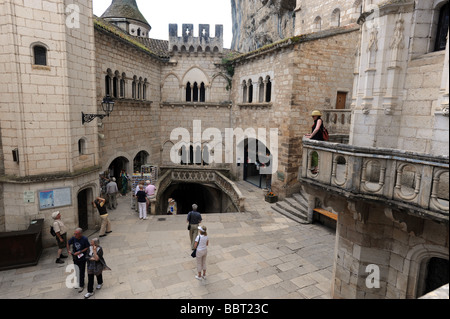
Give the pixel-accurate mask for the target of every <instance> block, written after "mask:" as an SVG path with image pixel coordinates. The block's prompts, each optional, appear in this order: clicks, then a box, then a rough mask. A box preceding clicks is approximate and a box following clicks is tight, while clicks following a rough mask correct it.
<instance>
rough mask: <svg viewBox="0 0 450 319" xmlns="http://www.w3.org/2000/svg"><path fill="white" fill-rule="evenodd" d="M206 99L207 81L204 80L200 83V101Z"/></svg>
mask: <svg viewBox="0 0 450 319" xmlns="http://www.w3.org/2000/svg"><path fill="white" fill-rule="evenodd" d="M205 101H206V88H205V83H203V82H202V84H200V102H205Z"/></svg>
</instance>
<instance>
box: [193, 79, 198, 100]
mask: <svg viewBox="0 0 450 319" xmlns="http://www.w3.org/2000/svg"><path fill="white" fill-rule="evenodd" d="M192 101H194V102H198V84H197V82H194V88H193V89H192Z"/></svg>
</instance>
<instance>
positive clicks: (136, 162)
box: [133, 151, 149, 172]
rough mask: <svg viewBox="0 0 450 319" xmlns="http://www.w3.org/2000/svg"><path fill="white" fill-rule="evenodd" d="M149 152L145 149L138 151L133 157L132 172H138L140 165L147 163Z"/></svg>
mask: <svg viewBox="0 0 450 319" xmlns="http://www.w3.org/2000/svg"><path fill="white" fill-rule="evenodd" d="M148 156H149V154H148V153H147V152H146V151H140V152H139V153H137V155H136V156H135V157H134V159H133V172H140V171H141V166H142V165H145V164H147V161H148Z"/></svg>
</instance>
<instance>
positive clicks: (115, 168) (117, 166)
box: [108, 156, 129, 190]
mask: <svg viewBox="0 0 450 319" xmlns="http://www.w3.org/2000/svg"><path fill="white" fill-rule="evenodd" d="M128 163H129V161H128V159H127V158H125V157H123V156H120V157H117V158H116V159H114V160H113V161H112V162H111V164H110V165H109V167H108V170H109V177H110V178H111V177H115V178H116V182H117V187H118V188H119V190H120V189H122V180H121V178H120V173H121V172H122V170H124V171H125V172H126V173H128V174H129V172H128Z"/></svg>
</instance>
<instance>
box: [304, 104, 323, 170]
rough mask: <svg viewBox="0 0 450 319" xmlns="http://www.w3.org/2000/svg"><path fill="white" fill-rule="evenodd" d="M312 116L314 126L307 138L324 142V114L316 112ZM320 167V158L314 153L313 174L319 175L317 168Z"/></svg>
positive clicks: (312, 157) (312, 161) (312, 159)
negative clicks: (322, 117)
mask: <svg viewBox="0 0 450 319" xmlns="http://www.w3.org/2000/svg"><path fill="white" fill-rule="evenodd" d="M311 116H312V118H313V120H314V125H313V126H312V130H311V131H312V132H311V133H310V134H306V135H305V137H306V138H309V139H312V140H317V141H324V138H323V128H324V127H323V121H322V119H321V116H322V113H321V112H320V111H318V110H315V111H313V112H312V113H311ZM318 165H319V156H318V154H317V152H313V153H312V156H311V172H312V173H313V174H317V167H318Z"/></svg>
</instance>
